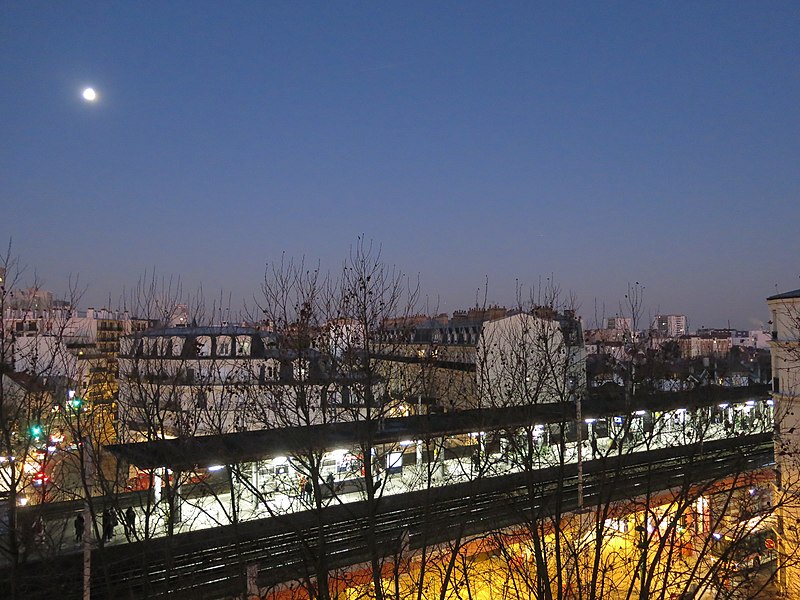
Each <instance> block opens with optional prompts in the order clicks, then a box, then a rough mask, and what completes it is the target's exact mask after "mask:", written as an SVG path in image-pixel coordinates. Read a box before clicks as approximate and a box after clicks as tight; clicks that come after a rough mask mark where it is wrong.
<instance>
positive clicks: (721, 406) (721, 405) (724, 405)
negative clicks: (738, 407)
mask: <svg viewBox="0 0 800 600" xmlns="http://www.w3.org/2000/svg"><path fill="white" fill-rule="evenodd" d="M728 406H729V405H728V404H727V403H723V404H720V405H719V407H720V408H721V409H723V410H724V409H726V408H728Z"/></svg>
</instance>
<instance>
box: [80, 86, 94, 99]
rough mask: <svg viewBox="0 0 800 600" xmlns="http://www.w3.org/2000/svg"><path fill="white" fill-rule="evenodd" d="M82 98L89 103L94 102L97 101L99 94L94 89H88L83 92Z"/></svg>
mask: <svg viewBox="0 0 800 600" xmlns="http://www.w3.org/2000/svg"><path fill="white" fill-rule="evenodd" d="M81 96H83V99H84V100H86V101H87V102H94V101H95V100H97V92H95V91H94V88H90V87H87V88H85V89H84V90H83V92H81Z"/></svg>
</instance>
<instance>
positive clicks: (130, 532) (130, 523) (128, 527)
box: [125, 506, 136, 539]
mask: <svg viewBox="0 0 800 600" xmlns="http://www.w3.org/2000/svg"><path fill="white" fill-rule="evenodd" d="M135 531H136V512H135V511H134V510H133V507H132V506H129V507H128V510H126V511H125V535H126V536H127V537H128V538H129V539H130V538H132V537H133V536H134V532H135Z"/></svg>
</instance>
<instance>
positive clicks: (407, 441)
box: [400, 440, 414, 448]
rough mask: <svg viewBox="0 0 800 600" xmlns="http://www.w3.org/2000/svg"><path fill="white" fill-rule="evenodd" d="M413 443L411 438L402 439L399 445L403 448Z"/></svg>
mask: <svg viewBox="0 0 800 600" xmlns="http://www.w3.org/2000/svg"><path fill="white" fill-rule="evenodd" d="M413 443H414V442H412V441H411V440H403V441H401V442H400V445H401V446H403V447H404V448H405V447H406V446H410V445H411V444H413Z"/></svg>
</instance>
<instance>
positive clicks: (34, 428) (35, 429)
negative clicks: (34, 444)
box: [31, 424, 42, 438]
mask: <svg viewBox="0 0 800 600" xmlns="http://www.w3.org/2000/svg"><path fill="white" fill-rule="evenodd" d="M31 435H32V436H33V437H35V438H38V437H41V435H42V426H41V425H38V424H34V425H31Z"/></svg>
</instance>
